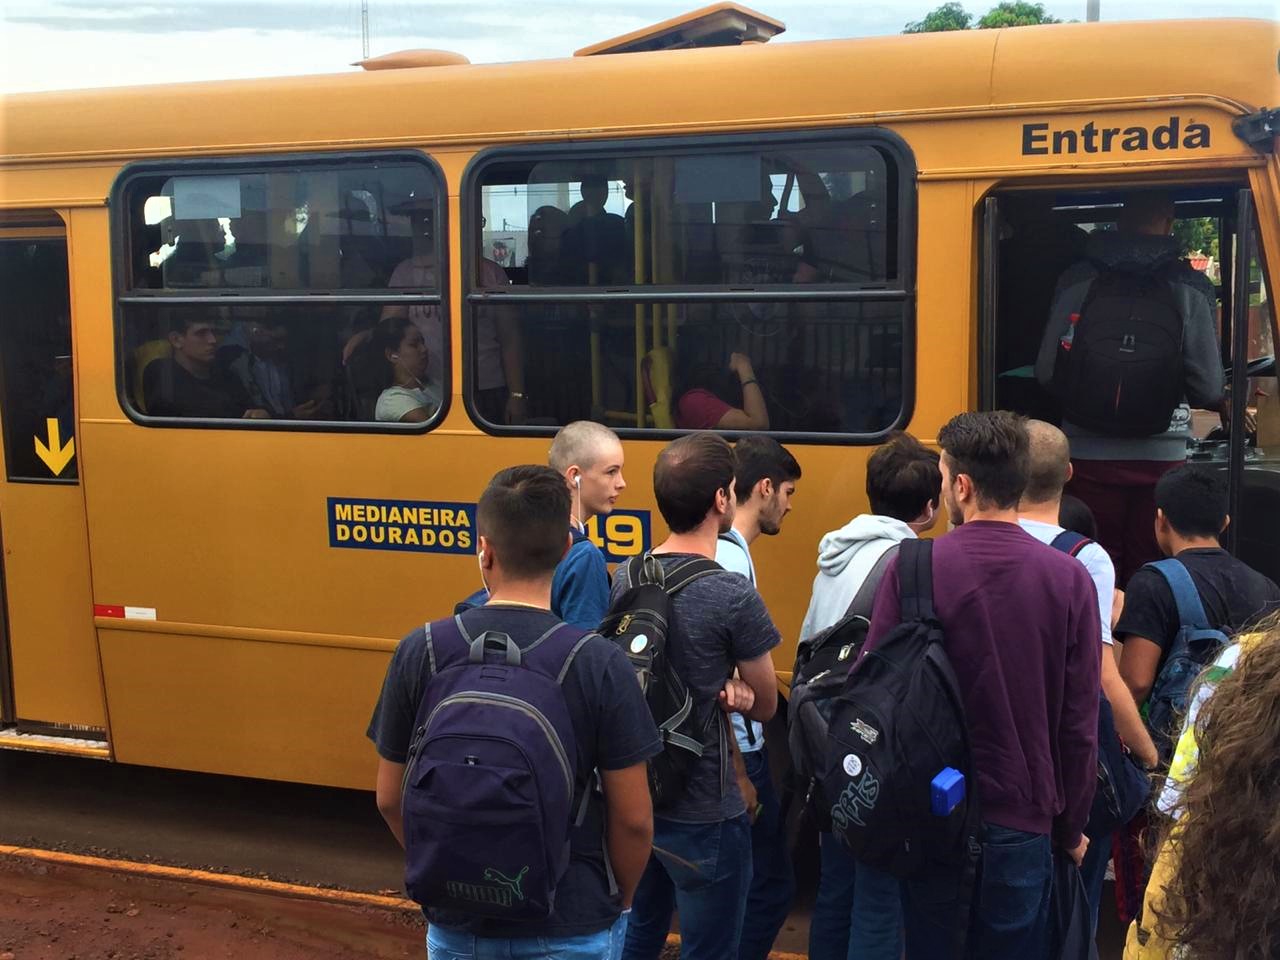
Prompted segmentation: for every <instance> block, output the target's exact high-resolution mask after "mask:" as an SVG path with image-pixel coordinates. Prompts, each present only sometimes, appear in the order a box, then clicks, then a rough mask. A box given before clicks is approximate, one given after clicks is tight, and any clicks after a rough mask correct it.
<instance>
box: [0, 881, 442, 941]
mask: <svg viewBox="0 0 1280 960" xmlns="http://www.w3.org/2000/svg"><path fill="white" fill-rule="evenodd" d="M423 935H424V927H423V924H422V921H421V919H420V918H419V917H415V916H414V914H413V913H411V912H409V911H397V910H385V909H379V908H376V907H365V906H358V907H352V906H345V905H339V904H333V903H325V902H322V901H313V900H305V899H294V898H286V897H279V896H270V895H264V894H261V893H253V892H241V891H238V890H226V889H219V888H217V887H210V886H205V885H203V884H196V883H179V882H174V881H170V880H154V879H150V878H144V877H136V876H128V875H124V874H119V873H111V872H103V871H97V870H86V869H84V868H80V867H74V866H64V865H59V864H48V863H43V862H38V861H34V860H26V859H20V858H11V857H3V858H0V960H206V958H208V960H223V958H235V960H315V958H317V957H341V958H350V960H375V958H376V960H394V958H422V957H424V956H425V954H426V951H425V949H424V947H423Z"/></svg>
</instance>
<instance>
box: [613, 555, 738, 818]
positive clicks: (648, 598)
mask: <svg viewBox="0 0 1280 960" xmlns="http://www.w3.org/2000/svg"><path fill="white" fill-rule="evenodd" d="M723 569H724V568H723V567H721V566H720V564H718V563H716V562H715V561H714V560H708V559H706V558H703V557H696V558H693V559H690V560H685V561H684V562H682V563H679V564H677V565H676V566H675V567H673V568H672V569H671V570H669V571H664V570H663V568H662V564H661V562H660V561H659V560H658V558H657V557H656V556H654V555H653V554H651V553H646V554H645V555H644V556H642V557H633V558H632V559H631V560H629V561H628V562H627V564H626V566H625V567H621V568H619V570H618V572H617V573H616V574H615V576H625V577H626V578H627V579H626V584H627V587H626V589H625V590H624V591H623V592H622V593H621V594H620V595H619V596H618V598H617V599H616V600H615V601H614V602H613V604H612V605H611V606H610V607H609V612H608V613H607V614H606V615H605V618H604V620H603V621H602V622H601V624H600V634H601V635H602V636H603V637H604V638H605V639H606V640H610V641H612V642H613V643H615V644H617V646H618V647H619V648H620V649H621V650H622V652H623V653H625V654H626V655H627V659H628V660H630V661H631V667H632V669H633V670H635V674H636V679H637V680H638V681H639V682H640V689H641V690H643V691H644V696H645V701H646V702H647V703H648V704H649V712H650V713H651V714H652V716H653V722H654V724H655V725H656V726H657V728H658V733H659V735H660V736H661V737H662V752H661V753H660V754H658V755H657V756H656V757H654V758H653V759H652V760H650V761H649V770H648V772H649V792H650V794H651V795H652V797H653V807H654V809H655V810H661V809H663V808H664V807H669V806H670V805H671V804H672V803H674V802H675V801H676V800H678V799H679V798H680V796H681V795H682V794H683V793H684V788H685V784H686V783H688V780H689V773H690V771H691V770H692V769H693V765H694V764H695V763H696V762H697V761H698V758H699V757H701V756H702V745H703V743H704V734H705V733H706V730H707V727H708V725H709V723H710V722H711V721H715V720H718V712H719V711H718V710H716V711H715V712H714V713H712V712H709V711H707V710H706V709H705V708H704V709H701V710H700V709H698V708H697V705H696V704H695V703H694V702H693V694H692V693H691V692H690V691H689V686H688V684H686V683H685V681H684V679H683V678H682V677H681V676H680V673H679V671H677V670H676V668H675V665H674V664H673V663H672V662H671V657H670V654H669V651H668V648H667V644H668V643H669V641H670V639H671V630H672V626H673V622H674V612H673V611H674V604H673V603H672V598H673V597H674V596H675V595H676V594H677V593H679V592H680V591H681V590H682V589H684V588H685V587H687V586H688V585H689V584H690V583H692V582H693V581H694V580H697V579H698V578H699V577H705V576H707V575H709V574H713V573H718V572H720V571H722V570H723Z"/></svg>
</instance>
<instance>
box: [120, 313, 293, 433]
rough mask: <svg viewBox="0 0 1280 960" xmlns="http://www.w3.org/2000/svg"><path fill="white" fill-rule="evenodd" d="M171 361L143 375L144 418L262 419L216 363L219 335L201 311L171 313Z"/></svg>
mask: <svg viewBox="0 0 1280 960" xmlns="http://www.w3.org/2000/svg"><path fill="white" fill-rule="evenodd" d="M168 340H169V346H170V348H171V350H172V354H171V356H169V357H165V358H161V359H157V360H154V361H152V362H151V363H150V364H148V365H147V367H146V369H145V370H144V371H143V378H142V390H143V395H144V397H145V398H146V403H147V413H148V414H150V415H151V416H153V417H208V418H221V419H242V418H246V417H247V418H252V419H266V418H269V417H270V416H271V414H270V413H269V412H268V411H267V410H265V409H263V408H262V407H258V406H254V404H253V401H252V400H251V399H250V397H249V394H248V393H247V392H246V391H245V389H244V387H243V386H242V385H241V384H240V382H239V381H238V380H236V379H234V378H233V377H230V376H228V375H227V374H226V373H225V371H223V370H222V369H221V368H220V367H219V366H218V364H217V356H218V333H217V331H216V329H215V328H214V325H213V323H212V321H211V320H210V318H209V317H208V316H207V315H206V314H205V313H203V312H201V311H193V310H185V309H181V310H175V311H173V313H172V315H171V319H170V323H169V334H168Z"/></svg>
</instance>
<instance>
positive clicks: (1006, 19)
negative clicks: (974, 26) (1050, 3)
mask: <svg viewBox="0 0 1280 960" xmlns="http://www.w3.org/2000/svg"><path fill="white" fill-rule="evenodd" d="M1061 22H1062V21H1061V20H1059V19H1058V18H1057V17H1051V16H1049V14H1047V13H1045V9H1044V4H1043V3H1025V2H1023V0H1012V2H1005V3H1000V4H997V5H996V6H994V7H992V8H991V10H990V11H989V12H988V13H987V15H986V16H985V17H983V18H982V19H981V20H979V21H978V29H979V30H989V29H992V28H994V27H1031V26H1035V25H1036V24H1038V23H1061Z"/></svg>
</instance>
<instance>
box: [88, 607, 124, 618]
mask: <svg viewBox="0 0 1280 960" xmlns="http://www.w3.org/2000/svg"><path fill="white" fill-rule="evenodd" d="M93 615H94V616H95V617H114V618H115V619H117V620H123V619H124V607H117V606H116V605H115V604H114V603H95V604H94V605H93Z"/></svg>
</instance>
